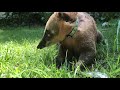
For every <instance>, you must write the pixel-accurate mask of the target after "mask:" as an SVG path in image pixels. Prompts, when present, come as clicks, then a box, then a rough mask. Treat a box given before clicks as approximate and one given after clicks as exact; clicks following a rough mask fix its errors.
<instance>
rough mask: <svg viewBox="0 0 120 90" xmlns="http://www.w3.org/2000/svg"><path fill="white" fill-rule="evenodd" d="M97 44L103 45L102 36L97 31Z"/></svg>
mask: <svg viewBox="0 0 120 90" xmlns="http://www.w3.org/2000/svg"><path fill="white" fill-rule="evenodd" d="M97 43H98V44H99V43H102V44H104V45H105V40H104V37H103V34H102V33H101V32H100V31H99V30H98V31H97Z"/></svg>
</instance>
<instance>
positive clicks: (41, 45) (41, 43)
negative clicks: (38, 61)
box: [37, 38, 46, 49]
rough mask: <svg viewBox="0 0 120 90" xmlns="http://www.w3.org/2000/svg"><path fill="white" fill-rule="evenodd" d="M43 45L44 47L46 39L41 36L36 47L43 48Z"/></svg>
mask: <svg viewBox="0 0 120 90" xmlns="http://www.w3.org/2000/svg"><path fill="white" fill-rule="evenodd" d="M44 47H46V40H44V38H43V39H42V40H41V41H40V43H39V44H38V46H37V49H43V48H44Z"/></svg>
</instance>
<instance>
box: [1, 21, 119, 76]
mask: <svg viewBox="0 0 120 90" xmlns="http://www.w3.org/2000/svg"><path fill="white" fill-rule="evenodd" d="M114 22H117V21H114ZM114 22H111V23H113V24H115V23H114ZM98 28H99V30H100V31H102V33H103V34H104V37H105V40H106V45H97V51H98V52H97V58H96V63H95V64H94V65H93V67H92V69H91V70H88V69H86V70H85V71H80V70H79V69H78V68H76V70H75V71H69V70H67V68H66V65H65V64H64V65H63V66H62V68H61V69H59V70H58V69H56V67H55V63H54V59H55V57H56V55H57V46H56V45H53V46H50V47H47V48H44V49H42V50H37V49H36V47H37V45H38V43H39V41H40V39H41V37H42V34H43V30H44V28H43V27H31V28H28V27H18V28H0V78H85V77H88V75H87V74H86V72H92V71H95V70H98V71H99V72H102V73H106V74H107V75H108V76H109V77H110V78H116V77H120V53H119V52H120V46H119V52H116V29H117V25H116V24H115V25H111V26H109V27H106V28H101V26H100V25H98ZM119 42H120V34H119Z"/></svg>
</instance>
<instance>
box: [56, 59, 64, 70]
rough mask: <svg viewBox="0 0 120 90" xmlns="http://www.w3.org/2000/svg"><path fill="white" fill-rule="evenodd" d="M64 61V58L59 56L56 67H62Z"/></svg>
mask: <svg viewBox="0 0 120 90" xmlns="http://www.w3.org/2000/svg"><path fill="white" fill-rule="evenodd" d="M63 63H64V60H63V59H61V58H59V57H57V58H56V68H58V69H60V67H61V65H62V64H63Z"/></svg>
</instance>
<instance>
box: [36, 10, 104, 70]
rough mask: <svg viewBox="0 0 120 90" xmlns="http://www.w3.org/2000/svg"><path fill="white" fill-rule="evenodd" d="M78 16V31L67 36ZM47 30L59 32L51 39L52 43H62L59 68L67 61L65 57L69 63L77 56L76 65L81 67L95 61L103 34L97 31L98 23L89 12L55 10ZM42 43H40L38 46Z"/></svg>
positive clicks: (58, 59)
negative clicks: (97, 46) (97, 44)
mask: <svg viewBox="0 0 120 90" xmlns="http://www.w3.org/2000/svg"><path fill="white" fill-rule="evenodd" d="M77 18H78V21H79V23H78V31H77V32H76V33H75V34H74V36H73V37H70V36H67V35H68V34H69V33H70V32H71V31H72V28H73V27H74V25H75V23H74V22H75V21H76V20H77ZM45 30H50V31H51V30H54V32H58V33H57V34H55V35H53V38H52V39H51V40H50V41H49V43H51V44H54V43H59V45H60V47H59V53H58V56H57V58H56V66H57V67H58V68H60V66H61V64H63V63H64V62H65V57H67V61H68V63H69V64H71V62H72V57H75V58H76V59H77V63H76V66H80V67H81V68H83V64H84V65H89V64H91V63H93V61H94V59H95V56H96V43H98V42H100V41H101V39H102V34H101V33H100V32H99V31H97V28H96V23H95V21H94V19H93V18H92V17H91V16H90V15H89V14H87V13H85V12H55V13H54V14H53V15H52V16H51V17H50V18H49V20H48V22H47V24H46V27H45ZM45 37H46V36H45V35H44V37H43V40H42V41H41V42H44V41H46V40H45V39H44V38H45ZM46 42H47V41H46ZM42 45H43V44H41V43H40V44H39V45H38V48H39V47H40V46H42ZM44 46H47V45H44ZM66 53H67V54H66ZM70 66H71V65H70Z"/></svg>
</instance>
